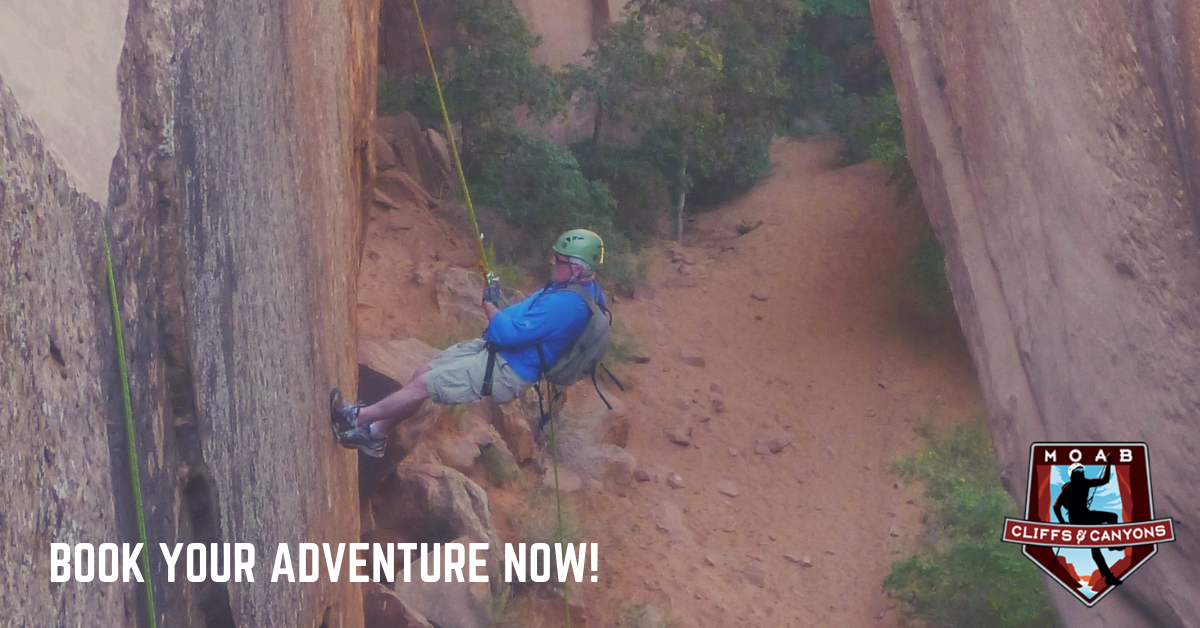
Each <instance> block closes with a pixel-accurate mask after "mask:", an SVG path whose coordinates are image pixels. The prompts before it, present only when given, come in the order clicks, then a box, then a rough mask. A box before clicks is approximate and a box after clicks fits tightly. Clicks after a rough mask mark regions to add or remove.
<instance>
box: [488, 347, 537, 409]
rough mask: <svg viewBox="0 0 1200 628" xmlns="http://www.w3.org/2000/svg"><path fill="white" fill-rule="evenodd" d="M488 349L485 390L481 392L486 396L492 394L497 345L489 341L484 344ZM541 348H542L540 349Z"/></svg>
mask: <svg viewBox="0 0 1200 628" xmlns="http://www.w3.org/2000/svg"><path fill="white" fill-rule="evenodd" d="M484 349H485V350H486V351H487V354H488V357H487V369H486V370H485V371H484V372H483V390H482V391H481V393H482V394H483V396H484V397H491V396H492V377H493V376H494V375H495V371H496V345H495V344H493V343H491V342H488V343H487V344H485V345H484ZM539 350H540V349H539Z"/></svg>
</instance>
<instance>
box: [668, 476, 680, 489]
mask: <svg viewBox="0 0 1200 628" xmlns="http://www.w3.org/2000/svg"><path fill="white" fill-rule="evenodd" d="M667 486H669V487H671V488H673V489H680V488H684V484H683V476H681V475H679V474H678V473H675V472H671V474H670V475H668V476H667Z"/></svg>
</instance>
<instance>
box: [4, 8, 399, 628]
mask: <svg viewBox="0 0 1200 628" xmlns="http://www.w3.org/2000/svg"><path fill="white" fill-rule="evenodd" d="M377 15H378V5H377V3H375V2H372V1H371V0H361V1H360V0H352V1H348V2H347V1H333V0H287V1H285V2H266V1H251V2H238V3H199V2H190V1H186V0H179V1H174V2H166V3H162V2H150V1H148V0H134V1H133V2H132V3H131V4H130V8H129V21H128V30H127V32H126V39H125V49H124V53H123V55H122V59H121V63H120V68H119V71H118V75H119V76H118V92H119V94H120V96H121V100H122V118H121V120H122V121H121V144H120V149H119V151H118V153H117V156H116V159H115V160H113V162H112V177H111V185H110V190H109V204H108V211H107V215H106V216H105V217H104V219H103V220H102V219H101V212H100V209H99V207H98V206H97V205H96V204H95V203H94V202H91V201H89V200H88V199H87V198H85V197H83V196H81V195H79V194H77V193H75V192H74V191H73V190H72V189H71V188H70V186H69V181H68V179H67V177H66V176H65V175H63V174H62V172H61V170H60V169H58V168H57V167H56V166H55V164H54V162H53V161H51V160H50V158H49V157H47V156H46V155H45V154H44V151H43V150H42V148H41V145H40V140H39V138H38V136H37V135H36V132H35V131H34V130H33V128H34V127H33V125H32V124H30V123H28V122H24V121H22V120H21V118H19V117H18V116H17V114H16V113H15V105H14V104H13V102H12V98H11V97H10V96H7V95H6V96H4V97H3V103H2V104H3V109H4V111H3V113H4V126H3V127H2V128H3V130H4V132H3V133H0V140H3V145H4V146H5V148H6V150H5V151H4V154H3V155H2V156H0V157H2V158H3V159H4V160H5V162H4V165H3V167H0V176H3V177H4V178H3V179H2V181H3V185H2V186H0V197H2V198H0V200H2V206H3V212H0V221H2V222H3V226H4V229H3V233H4V237H5V239H7V240H11V241H12V243H13V250H14V251H16V253H15V255H16V257H14V261H15V262H17V264H16V265H15V266H14V268H12V269H6V270H5V271H4V273H3V274H2V275H0V295H2V296H3V301H2V307H0V329H3V330H4V332H5V342H4V343H2V344H3V348H2V349H0V360H2V361H3V370H4V372H5V373H10V372H11V373H14V374H15V376H14V377H8V376H7V375H6V377H5V378H4V381H3V383H2V384H0V385H2V386H4V387H5V388H4V392H5V398H6V399H14V400H16V402H17V403H16V404H15V406H14V407H6V408H5V409H4V410H3V411H0V412H3V414H0V426H3V429H0V431H4V432H5V433H11V434H14V435H15V436H16V437H17V438H19V442H17V443H13V444H10V445H6V446H5V454H4V456H2V457H0V469H2V472H3V473H4V475H5V477H12V478H25V479H24V480H23V481H22V482H19V483H16V482H14V483H10V484H9V485H8V486H7V487H6V488H4V489H0V490H2V491H4V492H3V493H0V498H3V499H4V501H5V503H10V504H17V505H19V507H18V508H15V509H12V510H10V509H7V508H6V509H5V512H4V515H3V516H2V517H0V543H3V546H0V550H3V555H4V556H5V557H6V558H5V561H4V562H5V568H9V567H10V566H11V568H14V569H16V570H17V571H16V572H14V573H13V574H8V573H6V574H4V576H5V577H3V578H0V580H3V581H4V584H0V600H2V601H3V604H0V605H2V606H3V607H5V608H17V609H19V610H20V612H21V613H23V615H22V616H24V617H28V618H30V619H27V620H25V621H24V623H22V621H18V622H17V625H114V626H115V625H135V622H136V619H135V618H136V617H137V616H139V615H141V614H142V613H143V612H144V611H142V610H141V600H140V595H139V594H138V593H137V589H135V588H133V587H132V586H131V585H117V584H114V585H101V584H99V583H96V582H93V583H90V584H78V585H75V584H72V585H69V586H67V585H63V586H59V585H54V586H50V584H49V581H48V580H49V579H48V569H47V560H46V559H47V556H48V553H49V543H50V542H67V543H74V542H80V541H83V542H93V543H100V542H105V541H116V540H126V541H132V540H135V537H136V534H135V532H134V523H133V516H132V512H133V511H132V508H133V506H132V498H131V497H130V491H129V488H128V486H129V484H128V477H127V466H126V465H125V462H124V461H125V456H126V455H127V452H126V451H125V450H124V440H123V428H121V427H120V426H119V424H120V421H121V403H120V388H119V386H118V383H117V379H116V377H115V375H114V373H115V364H116V359H115V354H114V345H113V338H112V332H111V319H110V318H109V315H108V307H109V306H108V301H107V293H106V290H105V285H104V283H103V275H102V274H101V273H102V269H103V262H102V257H101V255H100V253H99V251H100V249H99V234H100V227H101V224H107V225H108V228H109V230H110V233H111V242H112V249H113V262H114V269H115V273H116V282H117V286H118V294H119V300H120V302H121V308H122V314H123V320H124V325H125V332H126V335H125V346H126V350H127V352H128V362H129V367H130V385H131V394H132V403H133V415H134V418H135V422H136V424H137V433H138V435H139V439H140V441H139V452H138V453H139V456H140V459H141V473H142V478H141V479H142V485H143V490H144V491H145V512H146V515H147V525H148V535H149V538H150V542H151V543H152V544H153V545H154V546H155V547H157V544H158V543H160V542H161V543H167V544H173V543H176V542H183V543H189V542H202V543H209V542H217V543H223V542H246V543H253V544H254V545H255V547H256V550H257V551H256V554H257V563H256V568H255V575H256V579H255V582H253V583H240V584H237V583H230V584H229V585H227V586H226V585H212V584H206V585H197V584H192V583H188V582H186V580H185V579H184V578H181V577H177V578H176V581H175V582H174V583H169V582H167V578H166V574H165V572H164V569H165V565H164V563H163V561H161V560H160V559H158V552H157V550H155V552H154V553H153V554H152V556H154V557H155V558H156V560H154V561H152V567H153V569H154V578H155V583H154V584H155V595H156V598H157V602H158V610H159V615H160V619H159V624H160V625H170V626H235V625H236V626H310V625H311V626H316V625H323V626H327V627H329V628H333V627H334V626H357V625H361V622H362V615H361V603H360V599H359V590H358V588H357V586H351V585H350V584H349V583H348V582H346V579H345V578H341V579H339V580H340V581H339V582H337V583H330V582H329V581H328V579H327V578H322V579H321V581H319V582H316V583H306V584H294V585H289V584H283V583H271V582H270V578H269V576H270V571H271V570H270V567H271V565H272V564H273V558H274V555H275V550H276V547H277V545H278V544H280V543H290V544H293V547H294V544H295V543H298V542H323V541H327V542H331V543H337V542H351V541H357V540H358V521H357V514H356V513H357V512H358V507H357V494H356V491H355V488H354V487H356V486H357V482H356V478H355V463H356V459H355V457H354V455H353V454H351V453H349V452H346V451H345V450H342V449H341V448H339V447H337V446H336V445H335V444H334V443H333V441H332V439H331V437H330V434H329V428H328V418H327V396H326V395H327V392H328V390H329V388H330V387H331V386H333V385H338V384H341V385H343V386H348V385H349V383H351V382H353V379H354V372H355V356H354V343H353V339H354V333H355V330H354V323H353V306H354V303H355V300H356V299H355V284H354V278H355V276H356V274H357V273H356V267H357V260H358V258H359V248H358V242H359V237H358V236H359V232H360V230H361V225H360V220H361V218H360V217H361V215H362V211H363V209H364V207H365V203H366V202H367V200H366V199H367V197H368V195H367V194H366V192H367V191H369V184H370V180H369V177H370V174H369V173H370V172H371V171H372V169H371V164H370V155H371V151H370V150H369V145H368V141H369V139H370V133H369V131H370V119H371V118H372V116H373V107H374V94H375V67H376V62H375V58H376V54H375V42H376V22H377ZM106 422H107V424H106ZM9 556H23V557H25V558H24V559H22V560H21V561H14V560H10V559H9V558H8V557H9ZM10 575H11V576H12V577H8V576H10ZM48 617H49V618H51V619H50V620H47V619H46V618H48ZM80 618H86V620H84V619H80Z"/></svg>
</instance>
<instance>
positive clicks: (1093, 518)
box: [1054, 453, 1125, 587]
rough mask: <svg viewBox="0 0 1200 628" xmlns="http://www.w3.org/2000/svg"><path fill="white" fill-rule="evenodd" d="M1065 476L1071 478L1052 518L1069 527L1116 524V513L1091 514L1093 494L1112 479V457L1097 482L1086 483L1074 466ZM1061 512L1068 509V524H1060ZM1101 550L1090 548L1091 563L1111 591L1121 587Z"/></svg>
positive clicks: (1081, 465) (1100, 511) (1064, 486)
mask: <svg viewBox="0 0 1200 628" xmlns="http://www.w3.org/2000/svg"><path fill="white" fill-rule="evenodd" d="M1067 475H1068V476H1069V477H1070V478H1071V479H1070V480H1069V481H1068V482H1067V483H1066V484H1063V487H1062V492H1061V493H1059V495H1058V499H1057V500H1055V502H1054V515H1055V516H1056V517H1058V521H1059V523H1070V524H1071V525H1110V524H1114V523H1117V521H1118V516H1117V513H1115V512H1109V511H1107V510H1092V509H1091V505H1092V490H1093V489H1095V488H1096V487H1099V486H1104V485H1105V484H1108V480H1109V478H1110V477H1111V475H1112V454H1111V453H1110V454H1109V456H1107V457H1106V459H1105V461H1104V473H1103V475H1101V477H1099V478H1096V479H1089V478H1088V477H1087V475H1086V473H1085V472H1084V466H1083V464H1081V463H1078V462H1076V463H1075V464H1072V465H1071V466H1070V467H1069V468H1068V469H1067ZM1063 508H1066V509H1067V515H1068V517H1069V520H1068V521H1064V520H1063V516H1062V511H1063ZM1113 549H1114V550H1116V551H1121V550H1124V549H1125V548H1123V547H1117V548H1113ZM1100 550H1101V548H1099V547H1094V548H1092V560H1094V561H1096V566H1097V567H1099V569H1100V575H1101V576H1103V577H1104V582H1105V584H1107V585H1108V586H1110V587H1115V586H1117V585H1119V584H1121V581H1120V580H1119V579H1118V578H1117V577H1116V576H1114V575H1113V573H1112V571H1110V570H1109V568H1108V562H1107V561H1105V560H1104V555H1103V553H1102V552H1101V551H1100Z"/></svg>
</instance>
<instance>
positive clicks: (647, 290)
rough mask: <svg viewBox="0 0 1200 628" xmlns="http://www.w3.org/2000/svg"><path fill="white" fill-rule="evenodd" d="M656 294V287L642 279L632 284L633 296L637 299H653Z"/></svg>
mask: <svg viewBox="0 0 1200 628" xmlns="http://www.w3.org/2000/svg"><path fill="white" fill-rule="evenodd" d="M657 296H658V288H657V287H655V286H653V285H651V284H648V283H646V282H644V281H643V282H638V283H636V284H634V286H633V298H634V299H637V300H638V301H653V300H654V297H657Z"/></svg>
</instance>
